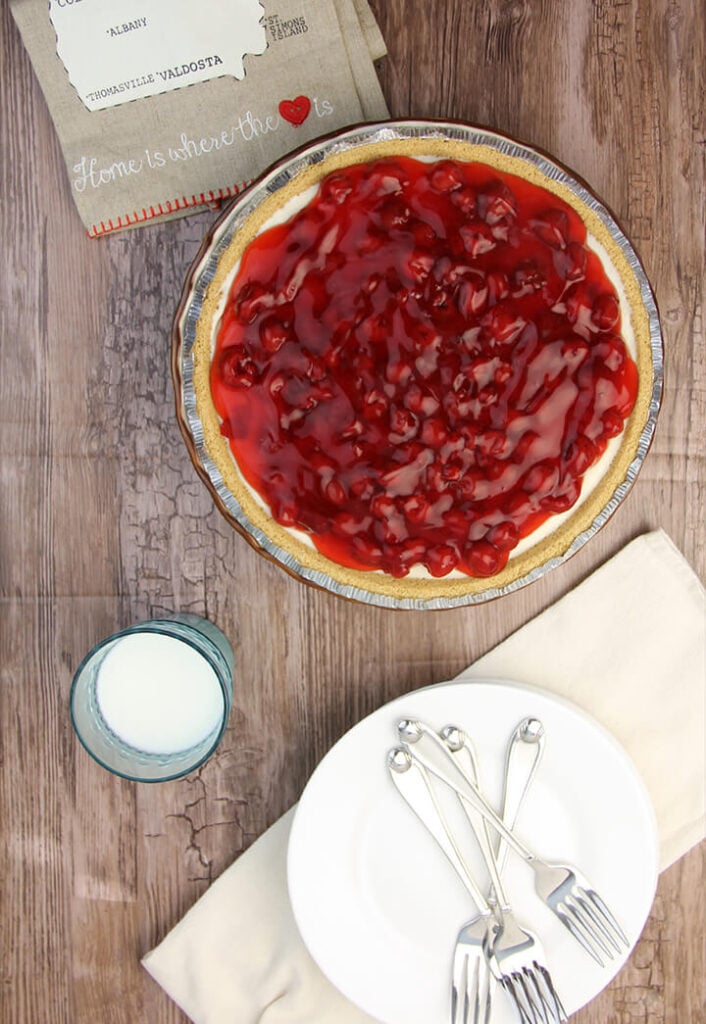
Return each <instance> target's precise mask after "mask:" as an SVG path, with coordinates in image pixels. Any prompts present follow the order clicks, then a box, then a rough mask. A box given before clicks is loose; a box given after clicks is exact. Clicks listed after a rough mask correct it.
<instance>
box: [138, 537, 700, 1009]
mask: <svg viewBox="0 0 706 1024" xmlns="http://www.w3.org/2000/svg"><path fill="white" fill-rule="evenodd" d="M705 612H706V607H705V594H704V588H703V586H702V585H701V583H700V581H699V579H698V578H697V577H696V575H695V574H694V572H693V571H692V569H691V568H690V567H689V565H688V564H687V562H686V561H685V560H684V558H683V556H682V555H681V554H680V552H679V551H678V550H677V549H676V547H675V546H674V544H673V543H672V542H671V540H670V539H669V538H668V537H667V535H666V534H665V533H664V532H663V531H661V530H658V531H655V532H653V533H648V534H645V535H643V536H641V537H639V538H638V539H637V540H635V541H633V542H632V543H630V544H629V545H628V546H627V547H626V548H624V549H623V550H622V551H621V552H620V553H619V554H618V555H616V556H615V557H614V558H612V559H611V560H610V561H609V562H607V563H606V564H605V565H603V566H602V567H601V568H599V569H598V570H596V571H595V572H594V573H593V574H592V575H591V576H590V577H589V578H588V579H586V580H585V581H584V582H583V583H581V584H580V585H579V586H578V587H576V588H575V589H574V590H573V591H571V592H570V593H569V594H567V595H566V596H565V597H563V598H562V599H561V600H559V601H558V602H557V603H556V604H554V605H552V606H551V607H550V608H548V609H547V610H546V611H544V612H542V613H541V614H540V615H538V616H537V617H536V618H535V619H533V620H532V621H530V622H529V623H527V624H526V625H525V626H523V627H521V628H520V629H519V630H518V631H517V632H516V633H514V634H513V635H512V636H510V637H509V638H508V639H506V640H504V641H503V642H502V643H500V644H499V645H498V646H497V647H496V648H494V649H493V650H492V651H490V652H489V653H488V654H486V655H485V656H484V657H482V658H480V660H479V661H477V662H475V664H474V665H473V666H472V667H471V668H469V669H467V670H466V671H464V672H463V673H461V675H460V676H459V677H458V678H460V679H467V680H468V685H469V686H472V685H473V680H474V679H488V678H504V679H512V680H517V681H519V682H525V683H528V684H530V685H533V686H536V687H539V688H541V689H544V690H548V691H550V692H552V693H555V694H557V695H558V696H561V697H563V698H566V699H568V700H571V701H572V702H573V703H575V704H577V705H578V706H580V707H582V708H583V709H584V710H585V711H587V712H588V713H589V714H591V715H592V716H593V717H594V718H595V719H596V720H597V721H599V722H600V723H601V724H602V725H603V726H605V727H606V728H607V729H608V730H609V731H610V732H612V733H613V735H614V736H615V737H616V739H618V740H619V741H620V742H621V743H622V745H623V746H624V748H625V749H626V750H627V752H628V753H629V754H630V756H631V757H632V759H633V761H634V762H635V764H636V766H637V768H638V769H639V771H640V773H641V775H642V778H643V780H644V782H645V784H646V786H647V789H648V792H649V793H650V796H651V798H652V802H653V804H654V808H655V812H656V817H657V825H658V830H659V839H660V865H661V868H662V869H663V868H666V867H667V866H668V865H669V864H671V863H672V862H673V861H675V860H676V859H678V858H679V857H681V856H682V855H683V854H684V853H686V852H687V850H688V849H689V848H690V847H691V846H692V845H694V844H695V843H697V842H698V841H699V840H700V839H702V838H703V837H704V834H705V832H706V816H705V803H706V799H705V793H704V789H705V778H706V759H705V751H704V747H705V732H706V730H705V724H704V723H705V715H706V708H705V697H706V692H705V691H706V686H705V682H704V681H705V679H706V615H705ZM440 685H443V684H440ZM294 810H295V809H294V808H292V810H290V811H289V812H288V813H287V814H285V815H284V816H283V817H282V818H280V819H279V820H278V821H277V822H275V824H274V825H273V826H272V827H271V828H270V829H268V830H267V831H266V832H265V833H264V834H263V835H262V836H261V837H260V838H259V839H258V840H257V841H256V842H255V843H254V844H253V845H252V846H251V847H250V848H249V849H248V850H247V851H246V852H245V853H244V854H242V856H241V857H240V858H239V859H238V860H237V861H236V862H235V863H234V864H233V865H232V866H231V867H230V868H228V869H227V870H226V871H225V872H224V873H223V874H222V875H221V877H220V878H219V879H218V880H217V881H216V882H215V883H214V884H213V885H212V886H211V888H210V889H209V890H208V892H206V893H205V895H204V896H202V897H201V899H200V900H199V901H198V902H197V903H196V904H195V905H194V907H192V909H191V910H190V911H189V912H188V913H187V914H186V915H185V917H184V918H183V919H182V920H181V921H180V922H179V923H178V924H177V925H176V927H175V928H174V929H173V930H172V931H171V932H170V933H169V934H168V935H167V937H166V938H165V939H164V940H163V942H162V943H161V944H160V945H159V946H157V947H156V949H153V950H152V951H151V952H150V953H148V954H147V955H146V956H145V957H144V959H143V961H142V963H143V965H144V967H145V968H146V969H147V971H149V973H150V974H151V975H152V977H153V978H154V979H155V980H156V981H157V982H158V983H159V984H160V985H161V986H162V987H163V988H164V989H165V991H166V992H167V993H168V994H169V995H170V996H171V997H172V999H174V1001H175V1002H176V1003H177V1004H178V1005H179V1006H180V1007H181V1008H182V1009H183V1011H184V1012H185V1013H186V1014H187V1015H188V1016H189V1017H191V1019H192V1020H193V1021H194V1022H195V1024H374V1022H373V1021H372V1018H371V1017H369V1016H368V1015H367V1014H365V1013H363V1012H362V1011H361V1010H359V1009H357V1008H356V1007H355V1006H353V1005H352V1004H351V1003H350V1002H348V1001H347V1000H346V999H345V998H344V997H343V996H342V995H341V994H340V993H339V992H338V991H337V989H335V988H334V987H333V986H332V985H331V984H330V983H329V982H328V981H327V980H326V978H325V977H324V976H323V974H322V973H321V971H320V970H319V969H318V967H317V966H316V964H315V963H314V962H313V960H312V959H311V957H310V955H309V953H308V952H307V949H306V947H305V945H304V943H303V941H302V939H301V937H300V935H299V932H298V930H297V926H296V923H295V921H294V917H293V914H292V910H291V906H290V903H289V897H288V893H287V878H286V856H287V842H288V837H289V830H290V827H291V822H292V819H293V816H294Z"/></svg>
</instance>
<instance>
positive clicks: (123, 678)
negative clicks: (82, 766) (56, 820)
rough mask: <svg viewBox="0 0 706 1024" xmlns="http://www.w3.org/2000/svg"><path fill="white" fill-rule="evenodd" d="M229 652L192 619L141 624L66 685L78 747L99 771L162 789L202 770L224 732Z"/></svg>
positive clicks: (102, 648) (208, 626) (102, 646)
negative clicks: (164, 784) (159, 785)
mask: <svg viewBox="0 0 706 1024" xmlns="http://www.w3.org/2000/svg"><path fill="white" fill-rule="evenodd" d="M232 699H233V651H232V650H231V647H230V644H229V643H228V641H227V640H226V638H225V636H224V635H223V633H221V631H220V629H218V628H217V627H216V626H214V625H213V623H212V622H208V621H207V620H206V619H202V618H201V617H200V616H198V615H190V614H180V615H177V616H174V618H170V619H153V620H151V621H149V622H142V623H139V624H138V625H135V626H130V628H129V629H124V630H122V631H121V632H120V633H115V634H114V635H113V636H109V637H107V638H106V639H105V640H102V641H101V642H100V643H99V644H97V645H96V646H95V647H94V648H93V650H91V651H89V653H88V654H87V655H86V657H85V658H84V659H83V661H82V662H81V664H80V665H79V668H78V670H77V672H76V675H75V676H74V680H73V683H72V685H71V698H70V707H71V719H72V722H73V725H74V728H75V730H76V733H77V735H78V738H79V740H80V741H81V743H82V744H83V746H84V747H85V748H86V750H87V751H88V753H89V754H90V755H91V756H92V757H93V758H95V760H96V761H98V763H99V764H101V765H102V766H103V767H104V768H107V769H108V770H109V771H111V772H114V773H115V774H116V775H121V776H122V777H123V778H126V779H133V780H135V781H137V782H165V781H167V780H168V779H176V778H178V777H179V776H181V775H186V774H187V773H188V772H191V771H193V770H194V769H195V768H197V767H198V766H199V765H200V764H202V763H203V762H204V761H205V760H206V759H207V758H208V757H210V755H211V754H212V753H213V751H214V750H215V749H216V747H217V746H218V744H219V742H220V740H221V737H222V736H223V733H224V732H225V728H226V723H227V721H228V715H229V713H230V708H231V703H232Z"/></svg>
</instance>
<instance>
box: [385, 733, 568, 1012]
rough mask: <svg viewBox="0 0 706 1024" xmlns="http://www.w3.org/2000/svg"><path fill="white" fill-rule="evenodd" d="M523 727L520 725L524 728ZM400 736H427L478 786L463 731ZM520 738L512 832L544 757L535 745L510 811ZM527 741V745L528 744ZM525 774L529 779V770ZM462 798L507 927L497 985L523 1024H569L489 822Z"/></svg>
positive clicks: (496, 954)
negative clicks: (512, 896)
mask: <svg viewBox="0 0 706 1024" xmlns="http://www.w3.org/2000/svg"><path fill="white" fill-rule="evenodd" d="M523 724H524V723H521V725H523ZM398 733H399V735H400V737H401V738H403V739H407V740H408V741H409V742H410V743H414V744H417V743H419V742H420V740H421V741H422V743H423V742H424V740H423V737H426V738H427V742H429V741H430V742H431V743H433V744H434V745H435V746H436V748H437V749H438V750H439V751H440V752H441V754H442V757H443V758H444V760H447V759H449V758H451V759H452V760H453V764H454V766H455V767H456V768H457V769H458V771H459V772H460V773H461V774H462V775H463V777H464V778H466V779H467V780H468V782H469V783H470V784H472V785H474V786H478V785H479V778H480V775H479V769H478V763H477V759H476V755H475V751H474V749H473V747H472V745H471V743H470V740H469V739H468V737H467V736H466V734H465V733H464V731H463V730H462V729H460V728H458V727H457V726H447V727H446V728H445V729H443V730H442V732H441V735H438V734H437V733H436V732H435V731H434V730H433V729H431V728H430V727H429V726H428V725H425V723H423V722H420V721H417V720H409V719H405V720H403V721H402V722H400V723H399V725H398ZM521 736H523V734H522V733H520V734H519V735H518V734H517V732H516V733H515V734H513V736H512V738H511V741H510V748H509V751H508V764H507V769H508V771H507V772H506V778H505V789H506V796H505V797H504V798H503V821H504V822H505V824H506V825H507V827H508V828H512V826H513V824H514V819H515V818H516V817H517V810H518V809H519V803H520V802H521V799H522V797H523V796H524V793H525V792H526V790H527V786H528V785H529V781H530V778H531V774H533V771H534V768H535V767H536V763H537V756H536V755H537V754H538V753H539V752H541V746H537V745H534V751H533V760H532V764H531V765H530V772H529V776H528V777H526V778H525V782H524V786H523V789H522V791H521V793H519V794H517V796H518V797H519V800H516V801H515V806H514V807H511V806H508V805H507V789H508V782H509V783H510V785H511V786H512V787H514V786H515V784H516V777H515V776H516V772H517V768H516V762H513V764H510V763H509V758H510V756H511V753H512V751H513V749H515V751H516V747H517V743H518V740H519V739H520V737H521ZM522 742H523V744H524V743H525V741H524V739H522ZM510 770H512V777H510V778H509V777H508V776H509V771H510ZM523 774H525V775H527V773H526V772H525V771H524V769H523ZM459 799H460V801H461V805H462V806H463V809H464V811H465V812H466V816H467V818H468V820H469V824H470V826H471V829H472V830H473V832H474V834H475V837H476V840H477V842H478V846H479V848H480V851H481V854H482V856H483V860H484V862H485V866H486V869H487V871H488V874H489V876H490V882H491V894H490V896H489V897H488V903H489V904H490V905H491V906H493V907H494V908H495V910H496V914H497V916H498V918H499V921H500V923H501V925H502V927H501V928H500V929H499V930H498V932H497V935H496V936H495V940H494V943H493V947H492V954H493V955H492V958H491V963H492V965H493V967H494V969H495V970H496V972H497V973H496V977H497V980H498V981H499V982H500V984H501V985H502V987H503V988H504V989H505V991H506V992H507V993H508V995H509V996H510V997H511V999H512V1000H513V1001H514V1003H515V1005H516V1007H517V1010H518V1012H519V1014H520V1017H521V1019H522V1020H523V1021H530V1022H534V1021H538V1022H539V1024H557V1022H559V1021H563V1020H566V1014H565V1012H564V1009H563V1007H562V1005H561V1001H560V1000H559V998H558V996H557V994H556V991H555V989H554V985H553V982H552V980H551V975H550V974H549V971H548V970H547V968H546V966H545V964H544V953H543V951H542V948H541V944H540V943H539V940H538V939H537V936H536V935H535V934H534V933H533V932H531V931H529V929H527V928H526V927H524V925H520V923H519V922H518V921H517V919H516V917H515V915H514V913H513V911H512V908H511V907H510V903H509V900H508V898H507V896H506V894H505V891H504V886H503V884H502V880H501V878H500V871H499V868H498V864H497V861H496V857H495V852H494V850H493V845H492V842H491V838H490V834H489V831H488V828H487V825H486V822H485V820H484V818H483V817H482V816H481V815H479V814H478V812H477V811H476V810H475V809H474V808H473V807H471V806H470V805H469V803H468V801H467V800H466V799H465V798H463V797H459ZM510 815H512V820H510Z"/></svg>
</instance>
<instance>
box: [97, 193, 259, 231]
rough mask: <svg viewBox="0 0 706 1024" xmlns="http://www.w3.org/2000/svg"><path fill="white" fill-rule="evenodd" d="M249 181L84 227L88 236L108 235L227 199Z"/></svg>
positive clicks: (166, 201)
mask: <svg viewBox="0 0 706 1024" xmlns="http://www.w3.org/2000/svg"><path fill="white" fill-rule="evenodd" d="M249 184H250V182H249V181H241V183H240V184H239V185H231V186H227V187H226V188H219V189H218V190H217V191H215V192H214V191H210V192H202V193H201V195H198V196H197V195H193V196H191V198H189V197H188V196H182V197H181V198H178V197H177V198H176V199H166V200H165V201H164V202H163V203H158V204H157V206H156V208H155V207H154V206H150V208H149V210H146V209H145V208H144V206H143V208H142V210H133V211H132V213H124V214H123V215H122V216H120V217H117V218H116V219H115V220H108V221H107V222H106V221H103V220H102V221H101V222H100V224H92V225H91V227H90V228H87V229H86V234H87V235H88V237H89V238H100V237H101V235H109V234H110V233H111V232H113V231H120V230H122V229H123V228H127V227H130V225H132V224H143V223H144V222H145V221H149V220H154V219H155V218H156V217H163V216H164V215H165V214H167V213H175V212H176V211H177V210H185V209H187V208H188V207H190V206H205V205H207V204H208V203H217V202H218V201H219V200H220V199H227V198H230V197H232V196H237V195H240V193H241V192H242V191H243V190H244V189H246V188H247V187H248V185H249Z"/></svg>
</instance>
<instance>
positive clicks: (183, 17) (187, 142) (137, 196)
mask: <svg viewBox="0 0 706 1024" xmlns="http://www.w3.org/2000/svg"><path fill="white" fill-rule="evenodd" d="M10 6H11V10H12V13H13V15H14V18H15V21H16V23H17V25H18V27H19V29H20V33H21V35H22V39H23V42H24V44H25V47H26V49H27V51H28V53H29V55H30V58H31V60H32V65H33V67H34V70H35V73H36V75H37V78H38V80H39V83H40V86H41V88H42V91H43V93H44V97H45V99H46V102H47V106H48V108H49V112H50V114H51V117H52V120H53V121H54V125H55V128H56V131H57V135H58V137H59V142H60V144H61V148H62V151H63V155H64V159H65V161H66V168H67V172H68V177H69V181H70V184H71V191H72V195H73V198H74V200H75V202H76V206H77V208H78V211H79V213H80V215H81V218H82V220H83V222H84V224H85V225H86V229H87V233H88V235H89V236H90V237H92V238H95V237H98V236H99V235H104V234H108V233H110V232H112V231H118V230H121V229H124V228H132V227H137V226H140V225H143V224H146V223H149V222H150V221H153V220H155V219H169V218H173V217H178V216H185V215H186V214H188V213H193V212H198V210H204V209H209V208H212V207H213V206H214V205H217V204H218V203H219V202H220V201H221V200H223V199H226V198H228V197H231V196H236V195H238V194H239V193H240V192H242V191H243V190H244V189H245V188H246V187H247V185H248V184H249V183H250V182H251V181H252V180H253V179H254V178H256V177H257V176H258V175H259V174H260V173H261V172H262V171H264V170H265V169H266V168H267V167H268V166H269V165H270V164H272V163H273V162H274V161H276V160H278V159H279V158H280V157H282V156H284V155H285V154H286V153H288V152H290V151H291V150H294V149H297V148H298V147H299V146H301V145H302V144H304V143H306V142H308V141H309V140H311V139H314V138H317V137H318V136H321V135H326V134H329V133H331V132H334V131H336V130H338V129H339V128H342V127H345V126H347V125H350V124H354V123H357V122H360V121H376V120H381V119H384V118H386V117H387V116H388V110H387V106H386V103H385V99H384V97H383V94H382V90H381V88H380V84H379V82H378V79H377V75H376V72H375V68H374V64H373V62H374V61H375V60H379V59H380V58H381V57H382V56H384V54H385V52H386V51H385V43H384V40H383V38H382V35H381V33H380V30H379V28H378V25H377V22H376V20H375V17H374V15H373V12H372V11H371V9H370V7H369V5H368V3H367V0H298V3H297V4H296V5H292V4H288V3H286V2H283V0H199V3H198V4H191V5H189V4H183V3H182V4H180V5H179V16H178V17H174V10H173V5H172V0H139V2H138V3H137V4H135V3H134V2H133V0H111V3H101V4H95V3H92V4H86V3H84V4H80V3H73V2H72V3H64V2H62V0H49V2H47V0H10Z"/></svg>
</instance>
